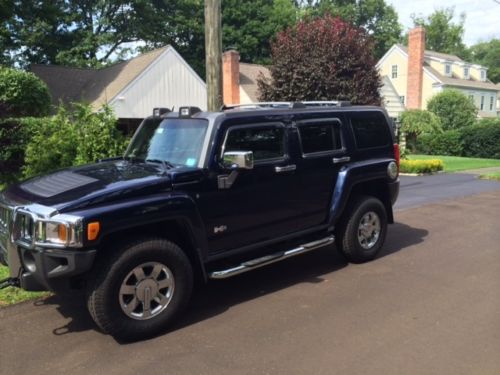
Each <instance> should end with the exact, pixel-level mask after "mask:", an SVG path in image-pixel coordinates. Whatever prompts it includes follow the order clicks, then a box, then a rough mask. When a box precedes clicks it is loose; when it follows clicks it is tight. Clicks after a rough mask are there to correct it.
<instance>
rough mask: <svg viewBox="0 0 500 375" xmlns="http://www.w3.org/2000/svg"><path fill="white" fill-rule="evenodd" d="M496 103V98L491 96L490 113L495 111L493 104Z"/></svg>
mask: <svg viewBox="0 0 500 375" xmlns="http://www.w3.org/2000/svg"><path fill="white" fill-rule="evenodd" d="M494 101H495V98H494V97H493V96H490V111H493V103H494Z"/></svg>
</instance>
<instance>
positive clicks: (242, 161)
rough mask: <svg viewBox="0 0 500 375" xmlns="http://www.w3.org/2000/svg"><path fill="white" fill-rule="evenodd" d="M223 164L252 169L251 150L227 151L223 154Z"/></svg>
mask: <svg viewBox="0 0 500 375" xmlns="http://www.w3.org/2000/svg"><path fill="white" fill-rule="evenodd" d="M223 163H224V166H226V167H228V168H230V169H253V152H252V151H227V152H224V156H223Z"/></svg>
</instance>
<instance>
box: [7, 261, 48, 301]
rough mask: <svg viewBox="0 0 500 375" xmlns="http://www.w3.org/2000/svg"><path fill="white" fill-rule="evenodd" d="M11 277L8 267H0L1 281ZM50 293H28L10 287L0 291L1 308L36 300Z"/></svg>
mask: <svg viewBox="0 0 500 375" xmlns="http://www.w3.org/2000/svg"><path fill="white" fill-rule="evenodd" d="M7 277H9V270H8V269H7V267H4V266H0V279H5V278H7ZM48 295H49V293H48V292H41V293H40V292H37V293H33V292H26V291H24V290H22V289H19V288H12V287H8V288H5V289H2V290H0V306H7V305H12V304H14V303H18V302H22V301H27V300H30V299H34V298H40V297H45V296H48Z"/></svg>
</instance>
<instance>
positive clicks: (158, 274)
mask: <svg viewBox="0 0 500 375" xmlns="http://www.w3.org/2000/svg"><path fill="white" fill-rule="evenodd" d="M102 251H107V250H106V249H103V250H102ZM98 262H99V264H98V265H97V268H96V269H95V270H94V272H93V274H92V275H91V276H90V277H89V282H88V287H87V306H88V309H89V312H90V314H91V316H92V318H93V319H94V321H95V322H96V323H97V325H98V326H99V327H100V328H101V329H102V330H103V331H104V332H105V333H109V334H111V335H113V336H115V337H116V338H120V339H125V340H137V339H141V338H146V337H151V336H153V335H155V334H158V333H161V331H162V330H164V329H165V328H167V327H168V325H169V324H170V323H171V322H172V321H173V319H174V317H175V316H176V315H177V314H178V313H179V312H180V311H181V310H182V309H183V308H184V307H185V306H186V305H187V303H188V301H189V298H190V295H191V291H192V287H193V273H192V268H191V264H190V262H189V259H188V258H187V256H186V255H185V254H184V252H183V251H182V250H181V249H180V248H179V247H178V246H177V245H176V244H174V243H172V242H170V241H167V240H164V239H156V238H151V239H144V240H140V241H137V242H135V243H132V244H130V245H127V246H125V247H123V248H118V249H116V251H113V252H112V253H111V254H110V255H109V256H107V257H105V258H101V259H99V260H98Z"/></svg>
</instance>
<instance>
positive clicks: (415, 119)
mask: <svg viewBox="0 0 500 375" xmlns="http://www.w3.org/2000/svg"><path fill="white" fill-rule="evenodd" d="M442 131H443V129H442V127H441V122H440V120H439V118H438V117H437V116H436V115H435V114H434V113H432V112H429V111H424V110H420V109H409V110H406V111H404V112H403V113H402V114H401V132H402V133H404V134H405V135H406V147H407V148H409V149H411V150H413V151H415V148H416V142H417V137H418V136H420V135H421V134H426V133H428V134H429V133H430V134H432V133H441V132H442Z"/></svg>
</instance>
